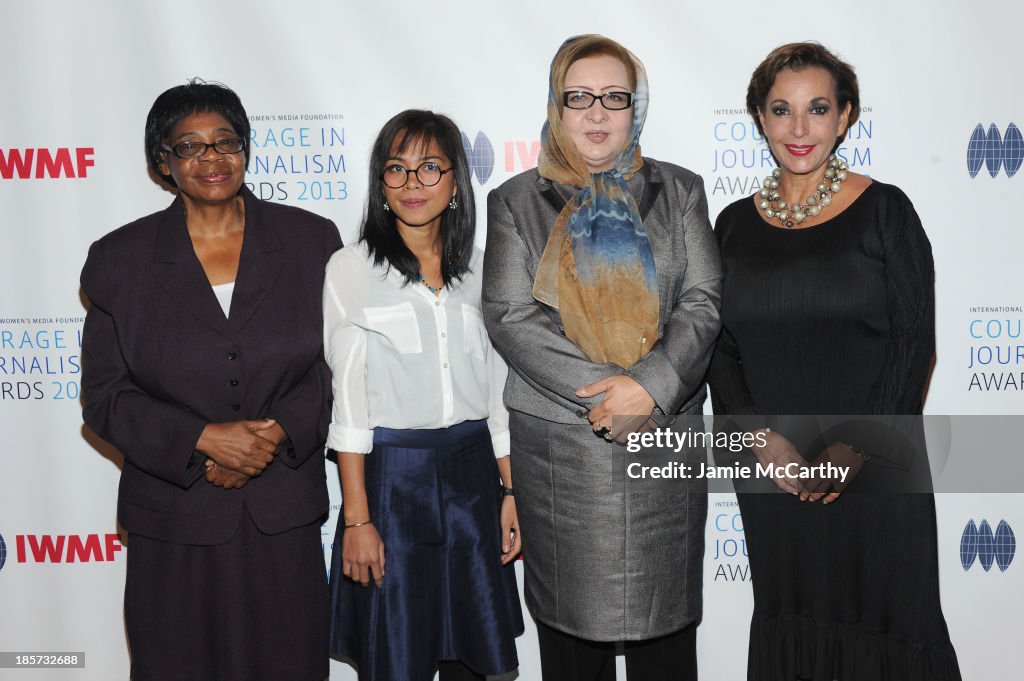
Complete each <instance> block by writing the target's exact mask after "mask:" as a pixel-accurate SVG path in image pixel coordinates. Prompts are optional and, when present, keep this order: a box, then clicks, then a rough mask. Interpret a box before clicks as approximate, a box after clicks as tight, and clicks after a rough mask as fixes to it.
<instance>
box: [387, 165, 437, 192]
mask: <svg viewBox="0 0 1024 681" xmlns="http://www.w3.org/2000/svg"><path fill="white" fill-rule="evenodd" d="M452 167H454V166H452ZM451 170H452V168H448V169H446V170H442V169H441V166H439V165H438V164H437V163H436V162H435V161H424V162H423V163H421V164H420V165H419V167H418V168H406V167H405V166H403V165H399V164H398V163H392V164H390V165H387V166H385V167H384V172H383V173H381V174H380V179H381V181H382V182H383V183H384V184H385V185H387V186H388V187H390V188H391V189H401V188H402V187H404V186H405V183H406V182H408V181H409V175H410V174H412V175H415V176H416V179H417V180H419V183H420V184H422V185H423V186H424V187H433V186H434V185H435V184H437V183H438V182H440V181H441V176H442V175H444V174H445V173H447V172H451Z"/></svg>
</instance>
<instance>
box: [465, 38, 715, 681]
mask: <svg viewBox="0 0 1024 681" xmlns="http://www.w3.org/2000/svg"><path fill="white" fill-rule="evenodd" d="M549 86H550V91H549V96H548V108H547V122H546V123H545V125H544V128H543V131H542V133H541V134H542V141H541V155H540V160H539V166H538V168H537V169H535V170H531V171H528V172H526V173H523V174H521V175H519V176H517V177H515V178H512V179H511V180H509V181H508V182H506V183H505V184H504V185H502V186H501V187H499V188H498V189H496V190H494V191H493V192H491V194H490V196H489V197H488V233H487V249H486V252H485V260H484V283H483V309H484V316H485V319H486V322H487V327H488V331H489V333H490V335H491V339H492V341H493V342H494V345H495V347H496V348H497V349H498V351H499V352H501V353H502V354H503V355H504V356H505V358H506V360H507V362H508V364H509V367H510V368H511V369H512V371H511V372H510V373H509V380H508V383H507V386H506V389H505V401H506V404H507V405H508V407H509V410H510V431H511V438H512V466H513V469H514V473H515V480H516V492H515V493H516V495H517V498H518V500H519V501H518V510H519V518H520V525H521V527H522V531H523V542H524V557H525V560H524V565H525V574H526V603H527V605H528V606H529V609H530V612H531V613H532V614H533V616H534V618H535V619H536V621H537V627H538V639H539V642H540V648H541V664H542V667H543V674H544V678H545V679H558V680H559V681H564V680H569V681H571V680H573V679H602V680H603V679H613V678H614V677H615V664H614V655H615V642H625V654H626V668H627V673H628V675H629V678H630V680H631V681H637V679H662V678H665V679H668V678H672V679H680V678H696V673H697V666H696V651H695V648H696V626H697V624H698V623H699V621H700V616H701V570H702V559H703V553H704V538H703V531H704V521H705V517H706V514H707V497H706V495H705V494H704V488H703V487H702V486H701V481H694V480H690V481H686V480H672V481H652V480H650V479H634V478H631V477H629V475H628V474H627V470H626V469H627V465H626V456H627V452H626V449H625V448H624V447H623V446H622V444H621V443H622V442H624V441H625V439H626V438H627V437H628V436H629V434H630V433H632V432H635V431H636V430H638V429H640V428H644V427H649V426H650V425H652V424H653V423H654V422H664V420H666V419H669V418H671V417H674V416H676V415H694V414H699V413H700V411H701V408H702V403H703V401H704V396H705V395H704V388H703V385H702V382H703V377H704V373H705V370H706V368H707V365H708V362H709V360H710V357H711V348H712V346H713V343H714V340H715V337H716V336H717V334H718V330H719V322H718V299H719V284H720V273H719V261H718V251H717V248H716V246H715V243H714V238H713V236H712V233H711V229H710V225H709V223H708V215H707V203H706V199H705V196H704V188H703V184H702V182H701V178H700V177H698V176H697V175H695V174H694V173H692V172H690V171H688V170H685V169H683V168H680V167H678V166H674V165H671V164H668V163H663V162H660V161H655V160H653V159H649V158H644V157H643V156H641V153H640V147H639V138H640V131H641V130H642V128H643V124H644V119H645V117H646V113H647V102H648V96H647V78H646V73H645V71H644V68H643V65H642V64H641V63H640V62H639V61H638V60H637V59H636V57H634V56H633V55H632V54H631V53H630V52H629V51H628V50H626V49H625V48H624V47H622V46H621V45H619V44H618V43H616V42H614V41H612V40H609V39H608V38H605V37H603V36H597V35H584V36H578V37H575V38H570V39H569V40H567V41H566V42H565V43H564V44H563V45H562V46H561V48H560V49H559V50H558V53H557V54H556V55H555V58H554V60H553V62H552V65H551V73H550V80H549ZM652 419H653V420H652ZM665 456H667V454H666V453H665V452H660V451H655V450H647V451H645V452H644V457H645V463H646V462H650V463H654V462H657V461H663V460H664V457H665ZM675 458H676V459H680V458H681V459H687V460H697V459H701V460H702V458H703V453H702V452H698V451H696V450H685V449H684V450H683V451H681V452H679V453H677V454H676V455H675Z"/></svg>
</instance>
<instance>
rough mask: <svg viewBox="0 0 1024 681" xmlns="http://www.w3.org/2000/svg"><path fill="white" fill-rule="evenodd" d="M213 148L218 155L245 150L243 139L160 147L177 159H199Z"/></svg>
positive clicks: (163, 145) (181, 143)
mask: <svg viewBox="0 0 1024 681" xmlns="http://www.w3.org/2000/svg"><path fill="white" fill-rule="evenodd" d="M210 147H213V148H214V150H215V151H216V152H217V153H218V154H237V153H238V152H240V151H241V150H242V149H244V148H245V139H244V138H242V137H228V138H227V139H222V140H217V141H216V142H212V143H210V144H207V143H206V142H179V143H178V144H175V145H174V146H173V147H171V146H167V145H166V144H162V145H160V148H161V149H163V150H164V151H169V152H171V153H172V154H174V155H175V156H177V157H178V158H199V157H200V156H205V155H206V152H207V151H209V150H210Z"/></svg>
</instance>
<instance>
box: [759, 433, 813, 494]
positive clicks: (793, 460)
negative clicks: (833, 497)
mask: <svg viewBox="0 0 1024 681" xmlns="http://www.w3.org/2000/svg"><path fill="white" fill-rule="evenodd" d="M759 432H764V433H766V434H767V442H766V443H765V446H764V447H751V449H752V450H753V452H754V455H755V456H756V457H757V460H758V462H759V463H760V464H761V465H762V466H771V478H772V482H774V483H775V486H776V487H778V488H779V489H781V490H782V491H783V492H786V493H787V494H799V495H801V500H806V498H807V496H808V494H809V492H808V490H807V489H806V486H805V485H804V480H803V479H802V478H798V477H796V476H795V475H787V474H786V471H787V470H790V471H794V470H795V471H796V472H797V473H799V471H800V470H802V469H803V468H804V467H805V466H807V460H806V459H804V457H802V456H800V453H799V452H798V451H796V447H794V446H793V443H792V442H790V441H789V440H787V439H786V438H784V437H783V436H782V435H780V434H779V433H777V432H774V431H756V432H755V434H756V433H759ZM790 464H796V466H795V468H794V467H789V466H790ZM787 467H789V468H787Z"/></svg>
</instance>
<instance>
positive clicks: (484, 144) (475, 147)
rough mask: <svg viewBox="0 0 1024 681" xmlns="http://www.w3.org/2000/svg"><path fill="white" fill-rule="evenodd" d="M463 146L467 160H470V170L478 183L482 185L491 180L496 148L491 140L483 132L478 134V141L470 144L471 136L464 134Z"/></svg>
mask: <svg viewBox="0 0 1024 681" xmlns="http://www.w3.org/2000/svg"><path fill="white" fill-rule="evenodd" d="M462 146H463V148H464V149H465V150H466V158H467V159H469V169H470V170H471V171H472V172H473V174H474V175H476V179H477V182H479V183H480V184H481V185H484V184H486V183H487V180H489V179H491V173H493V172H494V147H492V146H491V140H489V139H487V135H485V134H483V133H482V132H478V133H477V134H476V141H475V142H473V143H470V141H469V136H468V135H466V133H462Z"/></svg>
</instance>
